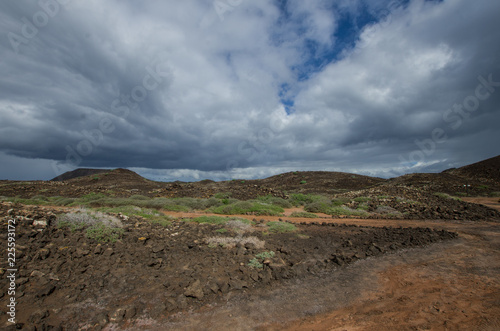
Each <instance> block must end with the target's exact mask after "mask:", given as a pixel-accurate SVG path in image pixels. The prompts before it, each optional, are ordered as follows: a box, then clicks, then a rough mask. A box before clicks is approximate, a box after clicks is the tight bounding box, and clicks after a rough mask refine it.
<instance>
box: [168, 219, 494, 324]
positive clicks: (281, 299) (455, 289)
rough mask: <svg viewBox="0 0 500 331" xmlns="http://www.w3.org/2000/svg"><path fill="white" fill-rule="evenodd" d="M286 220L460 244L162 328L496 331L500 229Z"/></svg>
mask: <svg viewBox="0 0 500 331" xmlns="http://www.w3.org/2000/svg"><path fill="white" fill-rule="evenodd" d="M242 217H249V216H248V215H243V216H242ZM259 218H260V217H259ZM262 218H264V219H267V220H271V219H270V218H268V217H262ZM287 219H289V220H292V221H297V222H301V221H308V222H311V221H320V222H323V221H327V222H337V223H347V224H358V225H370V226H404V227H408V226H420V227H432V228H440V229H448V230H453V231H457V232H458V233H459V235H460V238H459V239H457V240H453V241H451V242H445V243H439V244H433V245H430V246H428V247H424V248H416V249H410V250H405V251H399V252H398V253H395V254H388V255H385V256H382V257H377V258H369V259H365V260H361V261H358V262H356V263H354V264H352V265H350V266H348V267H347V268H340V269H338V270H337V271H336V272H334V273H330V274H326V275H321V276H319V277H318V276H316V277H314V276H311V277H310V278H308V279H302V280H300V281H298V280H294V281H290V282H288V283H285V284H284V285H281V286H279V287H276V288H275V289H273V290H272V291H267V292H266V293H253V294H252V295H249V294H245V293H243V294H238V295H233V296H230V297H225V298H224V300H223V301H221V302H218V303H215V304H214V305H213V306H211V307H207V308H206V309H205V310H204V311H201V312H195V313H191V314H182V315H179V316H177V317H175V318H173V319H170V320H168V321H165V324H162V326H163V327H169V328H173V329H183V330H197V329H200V328H204V329H218V330H255V329H261V330H388V329H394V330H396V329H397V330H424V329H431V330H459V329H461V330H463V329H467V330H499V329H500V273H499V270H500V224H499V223H487V222H480V223H477V222H463V221H461V222H443V221H407V220H390V221H388V220H360V219H339V220H336V219H331V218H330V219H294V218H287Z"/></svg>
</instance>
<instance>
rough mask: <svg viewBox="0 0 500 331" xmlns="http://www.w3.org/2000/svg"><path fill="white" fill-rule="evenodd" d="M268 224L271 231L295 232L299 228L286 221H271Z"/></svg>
mask: <svg viewBox="0 0 500 331" xmlns="http://www.w3.org/2000/svg"><path fill="white" fill-rule="evenodd" d="M267 226H268V228H269V232H271V233H286V232H293V231H295V230H296V229H297V228H296V227H295V225H293V224H290V223H286V222H269V223H267Z"/></svg>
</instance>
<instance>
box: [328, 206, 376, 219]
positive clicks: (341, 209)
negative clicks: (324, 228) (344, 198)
mask: <svg viewBox="0 0 500 331" xmlns="http://www.w3.org/2000/svg"><path fill="white" fill-rule="evenodd" d="M328 214H330V215H332V216H341V215H343V216H360V217H367V216H369V215H370V214H369V213H367V212H366V211H364V210H361V209H356V210H355V209H351V208H348V207H346V206H338V207H332V208H330V210H329V211H328Z"/></svg>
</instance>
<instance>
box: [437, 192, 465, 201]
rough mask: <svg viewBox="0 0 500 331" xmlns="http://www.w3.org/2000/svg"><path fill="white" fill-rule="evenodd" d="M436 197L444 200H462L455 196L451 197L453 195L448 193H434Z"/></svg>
mask: <svg viewBox="0 0 500 331" xmlns="http://www.w3.org/2000/svg"><path fill="white" fill-rule="evenodd" d="M434 195H435V196H437V197H439V198H443V199H454V200H462V199H460V198H459V197H454V196H451V195H449V194H447V193H441V192H436V193H434Z"/></svg>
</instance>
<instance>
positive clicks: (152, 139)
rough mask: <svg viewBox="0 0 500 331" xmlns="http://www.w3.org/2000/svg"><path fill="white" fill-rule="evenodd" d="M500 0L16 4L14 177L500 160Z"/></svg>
mask: <svg viewBox="0 0 500 331" xmlns="http://www.w3.org/2000/svg"><path fill="white" fill-rule="evenodd" d="M498 12H500V3H498V2H495V1H489V0H479V1H475V2H471V1H466V0H450V1H422V0H418V1H417V0H415V1H369V2H368V1H361V0H359V1H322V0H318V1H309V2H304V1H292V0H290V1H270V0H269V1H264V0H261V1H245V0H238V1H225V0H221V1H202V0H192V1H182V2H179V1H148V2H144V3H142V2H136V1H97V0H95V1H79V0H72V1H69V0H64V1H63V0H60V1H56V0H41V1H39V2H29V1H16V2H13V1H10V2H8V1H3V2H1V3H0V36H1V38H0V55H1V61H0V73H1V75H0V119H1V120H0V179H50V178H52V177H55V176H56V175H59V174H60V173H62V172H64V171H68V170H73V169H75V168H77V167H96V168H100V167H102V168H116V167H125V168H129V169H132V170H135V171H137V172H139V173H140V174H142V175H144V176H146V177H148V178H152V179H157V180H176V179H181V180H198V179H204V178H212V179H229V178H256V177H266V176H269V175H273V174H276V173H279V172H284V171H291V170H337V171H348V172H357V173H363V174H368V175H375V176H382V177H392V176H397V175H401V174H403V173H409V172H416V171H442V170H444V169H447V168H450V167H455V166H461V165H465V164H467V163H471V162H475V161H479V160H481V159H485V158H488V157H492V156H495V155H498V154H500V153H499V148H498V143H497V142H498V141H499V140H500V139H499V138H500V130H499V126H498V123H499V120H500V61H499V60H498V59H499V55H500V21H499V20H498V18H497V13H498Z"/></svg>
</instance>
